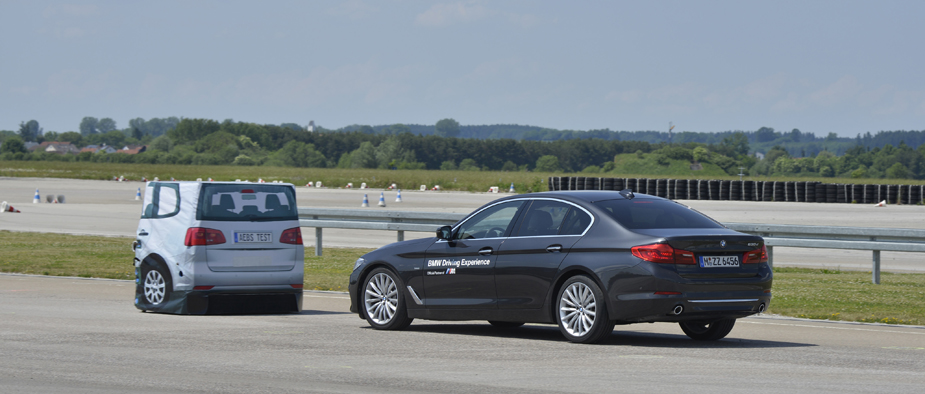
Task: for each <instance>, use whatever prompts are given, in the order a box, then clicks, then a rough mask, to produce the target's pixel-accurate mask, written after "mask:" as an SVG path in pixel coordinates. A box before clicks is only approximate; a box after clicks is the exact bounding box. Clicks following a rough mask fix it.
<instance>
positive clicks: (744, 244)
mask: <svg viewBox="0 0 925 394" xmlns="http://www.w3.org/2000/svg"><path fill="white" fill-rule="evenodd" d="M436 235H437V236H436V237H433V238H426V239H418V240H411V241H404V242H398V243H394V244H391V245H388V246H385V247H382V248H380V249H378V250H375V251H373V252H370V253H368V254H366V255H364V256H362V257H361V258H360V259H358V260H357V261H356V264H355V266H354V270H353V273H352V274H351V275H350V282H349V291H350V297H351V304H350V310H351V311H352V312H355V313H357V314H358V315H359V316H360V317H361V318H363V319H366V320H367V321H368V322H369V324H370V325H371V326H372V327H374V328H377V329H383V330H397V329H402V328H405V327H407V326H408V325H409V324H411V322H412V320H414V319H431V320H487V321H488V322H489V323H491V324H492V325H494V326H497V327H505V328H513V327H519V326H521V325H523V324H524V323H548V324H557V325H558V326H559V329H560V331H561V332H562V334H563V335H564V336H565V337H566V338H567V339H568V340H570V341H573V342H580V343H591V342H597V341H600V340H602V339H603V338H606V337H607V336H608V335H609V334H610V333H611V332H612V331H613V328H614V326H615V325H616V324H630V323H643V322H677V323H679V324H680V326H681V329H682V330H683V332H684V333H685V334H687V335H688V336H689V337H691V338H693V339H696V340H717V339H720V338H723V337H725V336H726V335H727V334H728V333H729V332H730V331H731V330H732V328H733V326H734V324H735V320H736V319H737V318H741V317H744V316H748V315H752V314H756V313H760V312H762V311H764V310H765V308H767V306H768V304H769V303H770V301H771V282H772V274H771V268H770V266H769V265H768V259H767V251H766V248H765V244H764V240H763V239H762V238H761V237H758V236H754V235H748V234H743V233H739V232H736V231H733V230H729V229H727V228H726V227H724V226H723V225H722V224H720V223H718V222H716V221H714V220H712V219H710V218H709V217H707V216H705V215H703V214H701V213H699V212H697V211H694V210H692V209H690V208H688V207H686V206H684V205H681V204H679V203H676V202H674V201H670V200H666V199H663V198H659V197H654V196H648V195H644V194H634V193H632V191H629V190H624V191H622V192H616V191H571V192H548V193H533V194H525V195H518V196H510V197H506V198H502V199H499V200H496V201H493V202H491V203H489V204H486V205H484V206H482V207H481V208H479V209H477V210H475V211H474V212H472V213H471V214H469V215H468V216H466V217H465V218H464V219H462V220H461V221H460V222H458V223H456V224H455V225H454V226H446V227H443V228H441V229H439V230H438V231H437V234H436Z"/></svg>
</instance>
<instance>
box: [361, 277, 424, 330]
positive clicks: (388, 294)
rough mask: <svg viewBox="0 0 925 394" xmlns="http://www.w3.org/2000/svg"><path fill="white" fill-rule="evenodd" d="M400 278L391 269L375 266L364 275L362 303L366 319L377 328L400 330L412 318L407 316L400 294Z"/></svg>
mask: <svg viewBox="0 0 925 394" xmlns="http://www.w3.org/2000/svg"><path fill="white" fill-rule="evenodd" d="M401 288H402V284H401V279H399V278H398V276H397V275H395V274H394V273H393V272H392V271H390V270H388V269H385V268H377V269H375V270H373V271H372V272H370V274H369V276H367V277H366V281H365V285H364V286H363V293H364V295H363V303H364V305H365V309H366V321H367V322H369V325H371V326H373V328H376V329H379V330H401V329H404V328H405V327H408V325H409V324H411V321H412V320H413V319H411V318H409V317H408V312H407V311H406V310H405V301H404V298H403V297H402V294H401Z"/></svg>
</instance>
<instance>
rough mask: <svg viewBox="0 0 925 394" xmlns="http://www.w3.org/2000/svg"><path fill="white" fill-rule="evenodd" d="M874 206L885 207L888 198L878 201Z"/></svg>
mask: <svg viewBox="0 0 925 394" xmlns="http://www.w3.org/2000/svg"><path fill="white" fill-rule="evenodd" d="M874 206H875V207H885V206H886V200H883V201H880V202H878V203H877V204H876V205H874Z"/></svg>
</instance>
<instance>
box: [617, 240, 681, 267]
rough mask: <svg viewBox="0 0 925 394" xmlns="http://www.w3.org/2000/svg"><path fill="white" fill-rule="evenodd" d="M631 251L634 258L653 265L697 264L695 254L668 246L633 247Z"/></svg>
mask: <svg viewBox="0 0 925 394" xmlns="http://www.w3.org/2000/svg"><path fill="white" fill-rule="evenodd" d="M630 250H631V251H632V252H633V256H636V257H639V258H640V259H643V260H645V261H649V262H653V263H662V264H696V262H695V261H694V252H689V251H687V250H682V249H675V248H674V247H672V246H671V245H668V244H651V245H641V246H633V247H632V248H631V249H630Z"/></svg>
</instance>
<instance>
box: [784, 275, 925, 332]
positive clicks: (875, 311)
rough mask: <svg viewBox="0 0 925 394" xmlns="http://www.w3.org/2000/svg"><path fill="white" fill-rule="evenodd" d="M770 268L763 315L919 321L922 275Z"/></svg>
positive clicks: (924, 293) (922, 316) (923, 308)
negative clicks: (877, 279)
mask: <svg viewBox="0 0 925 394" xmlns="http://www.w3.org/2000/svg"><path fill="white" fill-rule="evenodd" d="M880 283H881V284H879V285H875V284H873V283H871V274H870V272H864V271H837V270H819V269H805V268H775V269H774V289H773V295H774V298H773V299H772V300H771V306H770V308H768V313H773V314H780V315H785V316H794V317H803V318H808V319H828V320H844V321H860V322H869V323H873V322H876V323H890V324H916V325H925V275H923V274H893V273H887V272H883V273H881V277H880Z"/></svg>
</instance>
